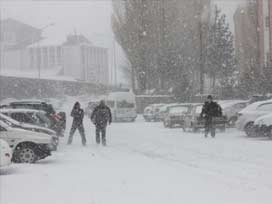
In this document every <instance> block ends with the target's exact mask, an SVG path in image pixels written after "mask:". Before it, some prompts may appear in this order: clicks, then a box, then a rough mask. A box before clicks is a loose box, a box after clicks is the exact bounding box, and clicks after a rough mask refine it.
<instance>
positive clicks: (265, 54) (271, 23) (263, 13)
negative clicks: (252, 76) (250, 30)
mask: <svg viewBox="0 0 272 204" xmlns="http://www.w3.org/2000/svg"><path fill="white" fill-rule="evenodd" d="M257 13H258V32H259V62H260V65H261V66H262V67H265V66H270V65H271V62H272V1H271V0H257Z"/></svg>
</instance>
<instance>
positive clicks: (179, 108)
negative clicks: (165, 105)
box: [169, 106, 189, 113]
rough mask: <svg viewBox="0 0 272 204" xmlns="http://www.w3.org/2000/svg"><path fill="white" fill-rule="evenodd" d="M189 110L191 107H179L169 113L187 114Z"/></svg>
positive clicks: (171, 109)
mask: <svg viewBox="0 0 272 204" xmlns="http://www.w3.org/2000/svg"><path fill="white" fill-rule="evenodd" d="M188 110H189V107H187V106H177V107H173V108H170V110H169V113H187V112H188Z"/></svg>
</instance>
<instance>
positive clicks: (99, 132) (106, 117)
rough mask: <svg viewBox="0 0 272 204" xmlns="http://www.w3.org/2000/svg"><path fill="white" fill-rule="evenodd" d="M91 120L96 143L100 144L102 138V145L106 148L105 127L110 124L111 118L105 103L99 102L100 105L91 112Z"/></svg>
mask: <svg viewBox="0 0 272 204" xmlns="http://www.w3.org/2000/svg"><path fill="white" fill-rule="evenodd" d="M91 120H92V122H93V123H94V125H95V127H96V143H97V144H100V141H101V136H102V145H104V146H106V129H107V125H108V124H109V125H110V124H111V121H112V116H111V110H110V108H109V107H108V106H107V105H106V104H105V101H103V100H102V101H100V104H99V105H98V106H97V107H96V108H95V109H94V110H93V112H92V115H91Z"/></svg>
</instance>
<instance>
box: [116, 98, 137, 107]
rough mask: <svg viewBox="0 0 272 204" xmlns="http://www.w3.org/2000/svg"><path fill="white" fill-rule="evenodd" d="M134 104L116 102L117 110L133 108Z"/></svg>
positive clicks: (124, 101)
mask: <svg viewBox="0 0 272 204" xmlns="http://www.w3.org/2000/svg"><path fill="white" fill-rule="evenodd" d="M134 106H135V104H134V103H131V102H128V101H126V100H123V101H117V108H134Z"/></svg>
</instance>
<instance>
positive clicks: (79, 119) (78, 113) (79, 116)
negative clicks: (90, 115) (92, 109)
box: [68, 102, 87, 146]
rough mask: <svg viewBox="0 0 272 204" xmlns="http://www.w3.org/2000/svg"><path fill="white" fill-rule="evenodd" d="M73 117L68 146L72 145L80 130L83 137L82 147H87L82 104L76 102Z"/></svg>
mask: <svg viewBox="0 0 272 204" xmlns="http://www.w3.org/2000/svg"><path fill="white" fill-rule="evenodd" d="M71 117H73V124H72V127H71V130H70V135H69V139H68V145H70V144H72V141H73V136H74V134H75V131H76V130H78V131H79V133H80V136H81V140H82V145H83V146H85V145H86V142H87V141H86V137H85V130H84V126H83V118H84V111H83V109H81V108H80V103H79V102H76V103H75V105H74V107H73V110H72V112H71Z"/></svg>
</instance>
